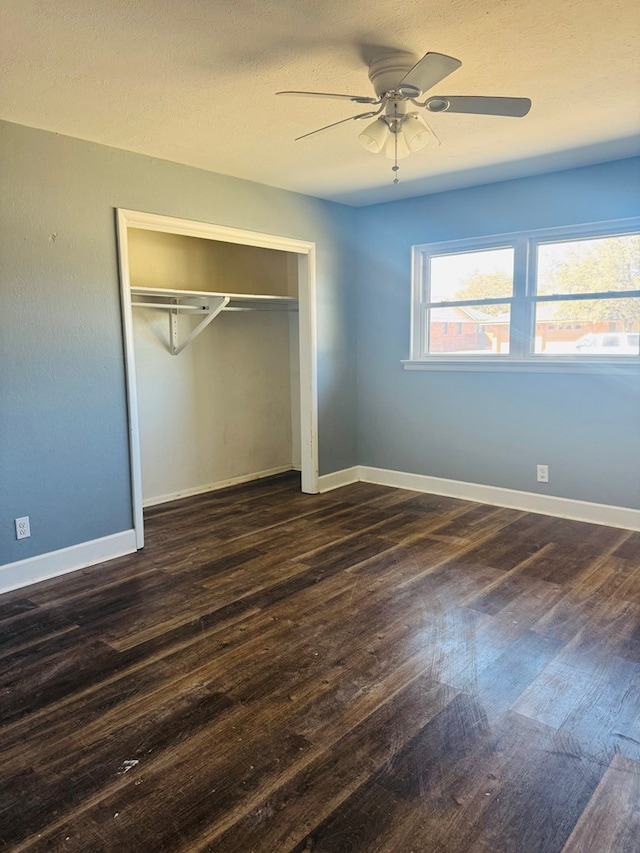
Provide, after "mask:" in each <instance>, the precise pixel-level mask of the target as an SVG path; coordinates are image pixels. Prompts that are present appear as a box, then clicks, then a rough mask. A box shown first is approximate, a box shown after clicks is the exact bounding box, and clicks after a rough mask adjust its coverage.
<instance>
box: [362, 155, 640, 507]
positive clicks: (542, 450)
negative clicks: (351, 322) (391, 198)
mask: <svg viewBox="0 0 640 853" xmlns="http://www.w3.org/2000/svg"><path fill="white" fill-rule="evenodd" d="M639 188H640V159H630V160H621V161H617V162H612V163H607V164H604V165H599V166H593V167H586V168H581V169H575V170H571V171H565V172H558V173H554V174H547V175H543V176H540V177H535V178H527V179H521V180H514V181H506V182H503V183H498V184H491V185H486V186H480V187H473V188H470V189H465V190H458V191H455V192H448V193H441V194H437V195H430V196H424V197H421V198H415V199H409V200H406V201H398V202H394V203H389V204H381V205H375V206H372V207H369V208H364V209H362V210H360V211H359V212H358V459H359V462H360V463H361V464H363V465H370V466H374V467H379V468H388V469H391V470H396V471H408V472H412V473H417V474H427V475H431V476H436V477H445V478H450V479H453V480H462V481H467V482H474V483H482V484H486V485H492V486H502V487H506V488H511V489H521V490H523V491H530V492H535V491H540V492H544V493H545V494H550V495H557V496H560V497H566V498H573V499H577V500H585V501H595V502H599V503H606V504H613V505H618V506H626V507H632V508H640V376H638V375H636V376H635V377H626V378H622V377H619V376H613V375H611V374H591V375H579V374H559V373H558V374H549V373H546V374H542V373H537V374H536V373H508V374H506V373H503V374H498V373H488V372H487V373H437V372H426V371H424V372H409V371H405V370H404V369H403V367H402V365H401V364H400V361H401V359H406V358H408V357H409V322H410V281H411V246H412V245H414V244H418V243H428V242H435V241H440V240H453V239H461V238H466V237H476V236H482V235H488V234H496V233H501V232H508V231H524V230H527V229H535V228H548V227H552V226H560V225H573V224H577V223H580V222H590V221H597V220H605V219H617V218H624V217H630V216H638V215H640V195H639V192H638V190H639ZM538 463H543V464H548V465H549V467H550V479H551V482H550V483H549V485H546V486H543V485H541V484H538V483H536V478H535V470H536V469H535V466H536V464H538Z"/></svg>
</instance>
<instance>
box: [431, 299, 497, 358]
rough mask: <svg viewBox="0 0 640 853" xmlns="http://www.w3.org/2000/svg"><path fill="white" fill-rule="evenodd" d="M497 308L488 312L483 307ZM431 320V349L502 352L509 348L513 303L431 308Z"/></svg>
mask: <svg viewBox="0 0 640 853" xmlns="http://www.w3.org/2000/svg"><path fill="white" fill-rule="evenodd" d="M486 307H490V308H497V309H498V310H497V311H496V313H495V314H488V313H487V312H486V311H485V310H484V308H486ZM427 318H428V323H429V353H430V354H432V355H435V354H437V353H445V352H446V353H450V354H453V355H455V354H458V355H461V354H465V355H499V354H501V353H508V352H509V319H510V307H509V305H508V304H506V305H491V306H483V310H480V309H479V308H474V307H472V306H467V307H464V308H431V309H430V310H429V311H427Z"/></svg>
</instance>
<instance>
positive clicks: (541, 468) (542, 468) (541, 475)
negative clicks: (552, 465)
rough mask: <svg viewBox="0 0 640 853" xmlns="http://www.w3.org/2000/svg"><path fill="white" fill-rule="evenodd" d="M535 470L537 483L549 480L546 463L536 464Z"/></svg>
mask: <svg viewBox="0 0 640 853" xmlns="http://www.w3.org/2000/svg"><path fill="white" fill-rule="evenodd" d="M536 470H537V472H538V482H539V483H548V482H549V466H548V465H536Z"/></svg>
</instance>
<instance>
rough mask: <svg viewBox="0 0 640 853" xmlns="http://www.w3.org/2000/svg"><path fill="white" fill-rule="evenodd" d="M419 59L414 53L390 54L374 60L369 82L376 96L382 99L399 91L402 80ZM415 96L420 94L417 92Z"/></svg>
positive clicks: (370, 69) (414, 93) (370, 67)
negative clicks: (388, 93)
mask: <svg viewBox="0 0 640 853" xmlns="http://www.w3.org/2000/svg"><path fill="white" fill-rule="evenodd" d="M416 62H417V58H416V57H415V56H414V55H413V54H412V53H388V54H386V55H385V56H381V57H379V58H378V59H374V60H373V62H372V63H371V65H369V80H371V84H372V86H373V88H374V89H375V92H376V95H377V96H378V97H379V98H381V97H382V96H383V95H385V94H386V93H387V92H392V91H394V90H397V88H398V85H399V83H400V81H401V80H402V78H403V77H404V76H405V75H406V74H407V72H408V71H410V70H411V69H412V68H413V66H414V65H415V64H416ZM413 88H414V92H413V93H412V94H413V96H414V97H415V96H417V95H419V94H420V92H419V91H417V90H415V87H413Z"/></svg>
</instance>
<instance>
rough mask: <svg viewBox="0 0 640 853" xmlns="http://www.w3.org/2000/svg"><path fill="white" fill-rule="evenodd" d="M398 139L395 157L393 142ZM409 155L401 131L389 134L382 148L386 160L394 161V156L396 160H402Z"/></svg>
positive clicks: (409, 152)
mask: <svg viewBox="0 0 640 853" xmlns="http://www.w3.org/2000/svg"><path fill="white" fill-rule="evenodd" d="M396 138H397V139H398V153H397V155H396V145H395V140H396ZM409 154H411V151H410V150H409V146H408V145H407V142H406V139H405V138H404V134H403V133H402V131H400V132H399V133H390V134H389V137H388V139H387V141H386V142H385V146H384V156H385V157H386V158H387V160H395V159H396V156H397V157H398V160H404V159H405V157H408V156H409Z"/></svg>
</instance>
